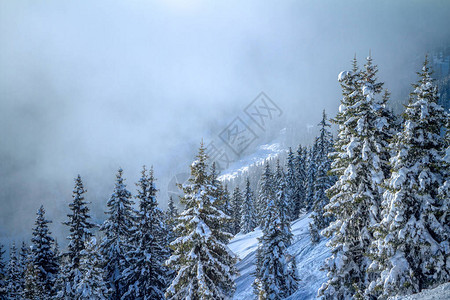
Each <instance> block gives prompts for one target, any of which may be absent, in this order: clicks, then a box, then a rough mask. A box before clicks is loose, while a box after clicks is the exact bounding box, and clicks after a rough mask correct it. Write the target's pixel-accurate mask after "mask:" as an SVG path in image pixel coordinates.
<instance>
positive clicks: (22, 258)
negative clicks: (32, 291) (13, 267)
mask: <svg viewBox="0 0 450 300" xmlns="http://www.w3.org/2000/svg"><path fill="white" fill-rule="evenodd" d="M29 258H30V251H29V249H28V247H27V245H26V244H25V242H24V241H22V246H21V247H20V251H19V254H18V264H19V281H20V291H21V292H20V296H21V298H22V299H23V298H25V293H24V291H25V276H26V270H27V266H28V262H29Z"/></svg>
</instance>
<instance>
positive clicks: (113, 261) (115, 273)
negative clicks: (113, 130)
mask: <svg viewBox="0 0 450 300" xmlns="http://www.w3.org/2000/svg"><path fill="white" fill-rule="evenodd" d="M122 176H123V170H122V169H119V171H118V173H117V175H116V184H115V187H114V192H113V194H112V195H111V197H110V199H109V200H108V203H107V207H108V211H107V212H106V214H107V215H108V218H107V219H106V220H105V222H104V223H103V224H102V226H101V227H100V231H101V232H102V233H103V234H104V237H103V241H102V243H101V245H100V253H101V255H102V256H103V258H104V262H103V263H104V265H103V268H104V269H105V271H106V278H105V281H106V282H108V285H109V288H110V289H111V299H120V298H121V297H122V295H123V294H124V293H125V292H126V291H127V290H128V287H127V286H126V282H125V281H124V279H123V277H122V275H123V271H124V270H125V269H126V268H127V267H128V261H127V253H128V251H130V249H132V248H133V247H132V245H131V239H132V236H133V234H134V223H135V218H134V212H133V209H132V205H133V204H134V202H133V200H132V199H131V193H130V192H129V191H128V190H127V188H126V185H125V183H124V179H123V177H122Z"/></svg>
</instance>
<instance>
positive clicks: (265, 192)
mask: <svg viewBox="0 0 450 300" xmlns="http://www.w3.org/2000/svg"><path fill="white" fill-rule="evenodd" d="M258 186H259V192H258V202H257V208H258V218H259V224H260V225H261V226H265V223H266V222H267V220H268V219H267V214H268V212H267V203H268V202H269V201H274V199H275V191H274V182H273V177H272V171H271V170H270V165H269V162H268V161H266V163H265V166H264V171H263V173H262V175H261V178H260V179H259V183H258Z"/></svg>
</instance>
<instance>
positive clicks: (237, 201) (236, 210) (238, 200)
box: [231, 186, 242, 235]
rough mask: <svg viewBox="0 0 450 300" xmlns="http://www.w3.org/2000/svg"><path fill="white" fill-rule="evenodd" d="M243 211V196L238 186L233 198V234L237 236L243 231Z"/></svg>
mask: <svg viewBox="0 0 450 300" xmlns="http://www.w3.org/2000/svg"><path fill="white" fill-rule="evenodd" d="M241 209H242V194H241V190H240V189H239V187H238V186H237V187H236V188H235V189H234V191H233V196H232V198H231V211H232V214H231V219H232V220H231V233H232V234H233V235H236V234H237V233H238V232H239V231H241V217H242V215H241Z"/></svg>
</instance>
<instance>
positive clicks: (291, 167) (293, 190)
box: [286, 147, 300, 220]
mask: <svg viewBox="0 0 450 300" xmlns="http://www.w3.org/2000/svg"><path fill="white" fill-rule="evenodd" d="M297 180H298V178H297V174H296V161H295V156H294V152H292V149H291V147H289V152H288V156H287V160H286V197H287V200H288V207H289V219H290V220H295V219H296V218H297V217H298V210H297V207H298V203H300V192H299V182H298V181H297Z"/></svg>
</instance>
